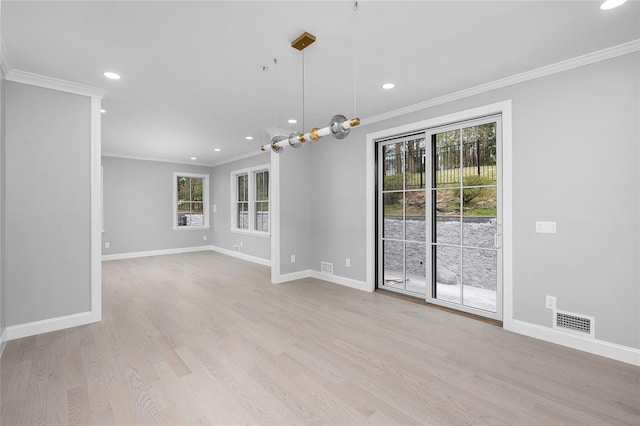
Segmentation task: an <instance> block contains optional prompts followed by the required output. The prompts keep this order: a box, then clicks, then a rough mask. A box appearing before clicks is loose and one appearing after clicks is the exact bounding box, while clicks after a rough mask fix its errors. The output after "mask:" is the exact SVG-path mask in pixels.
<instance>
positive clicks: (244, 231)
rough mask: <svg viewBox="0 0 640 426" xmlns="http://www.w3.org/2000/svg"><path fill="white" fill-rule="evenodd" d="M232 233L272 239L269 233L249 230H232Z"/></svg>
mask: <svg viewBox="0 0 640 426" xmlns="http://www.w3.org/2000/svg"><path fill="white" fill-rule="evenodd" d="M231 232H233V233H234V234H244V235H255V236H256V237H270V236H271V233H269V232H259V231H249V230H248V229H237V228H231Z"/></svg>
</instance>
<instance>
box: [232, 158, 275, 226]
mask: <svg viewBox="0 0 640 426" xmlns="http://www.w3.org/2000/svg"><path fill="white" fill-rule="evenodd" d="M260 172H269V199H268V200H267V202H268V203H269V210H268V212H269V231H268V232H265V231H257V230H256V229H255V228H256V224H255V213H256V212H255V203H256V199H255V198H256V174H257V173H260ZM241 175H247V176H248V178H247V181H248V185H249V194H248V197H247V203H248V205H249V227H248V229H242V228H238V226H237V222H236V215H237V211H236V209H237V203H238V200H237V198H238V197H237V195H238V176H241ZM230 181H231V191H230V192H231V197H230V204H229V205H230V207H231V208H230V209H229V210H230V211H231V217H230V228H231V232H236V233H239V234H251V235H260V236H265V237H268V236H270V235H271V170H270V167H269V164H261V165H259V166H255V167H249V168H246V169H241V170H234V171H232V172H231V178H230Z"/></svg>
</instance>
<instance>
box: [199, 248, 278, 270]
mask: <svg viewBox="0 0 640 426" xmlns="http://www.w3.org/2000/svg"><path fill="white" fill-rule="evenodd" d="M209 250H213V251H215V252H217V253H220V254H224V255H227V256H231V257H236V258H238V259H242V260H246V261H248V262H253V263H257V264H260V265H264V266H271V260H269V259H263V258H261V257H256V256H251V255H249V254H244V253H240V252H239V251H233V250H228V249H225V248H222V247H218V246H209Z"/></svg>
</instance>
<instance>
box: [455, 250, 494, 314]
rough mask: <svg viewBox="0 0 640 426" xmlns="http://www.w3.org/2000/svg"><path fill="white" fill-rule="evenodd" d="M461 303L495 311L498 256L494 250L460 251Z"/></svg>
mask: <svg viewBox="0 0 640 426" xmlns="http://www.w3.org/2000/svg"><path fill="white" fill-rule="evenodd" d="M462 265H463V266H462V285H463V286H464V288H463V289H462V294H463V299H464V300H463V303H464V304H465V305H466V306H472V307H474V308H478V309H484V310H485V311H489V312H495V311H496V293H497V292H496V290H497V282H498V277H497V270H498V255H497V252H496V251H495V250H477V249H462Z"/></svg>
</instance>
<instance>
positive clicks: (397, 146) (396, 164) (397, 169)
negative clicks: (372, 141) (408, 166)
mask: <svg viewBox="0 0 640 426" xmlns="http://www.w3.org/2000/svg"><path fill="white" fill-rule="evenodd" d="M403 147H404V142H398V143H394V144H389V145H385V146H384V147H383V148H382V155H383V159H382V161H383V162H384V166H383V173H384V181H383V182H384V183H383V185H382V186H383V188H382V189H383V191H393V190H401V189H402V172H403V167H402V159H403V156H402V150H403Z"/></svg>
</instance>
